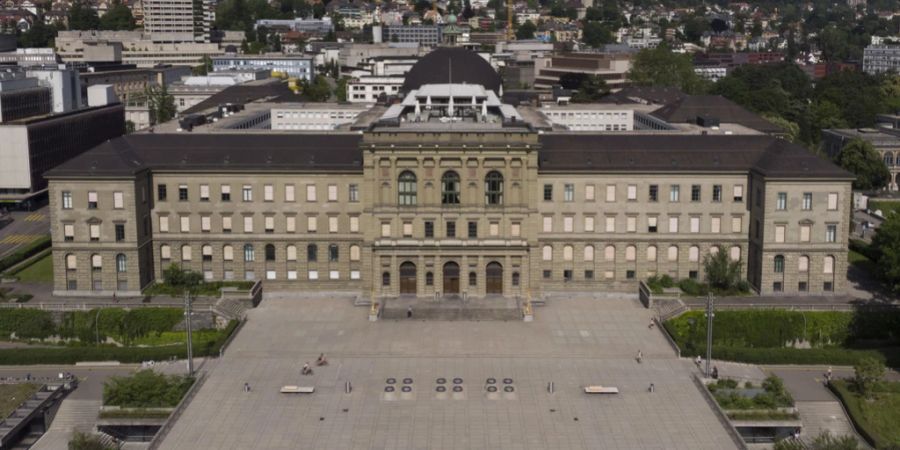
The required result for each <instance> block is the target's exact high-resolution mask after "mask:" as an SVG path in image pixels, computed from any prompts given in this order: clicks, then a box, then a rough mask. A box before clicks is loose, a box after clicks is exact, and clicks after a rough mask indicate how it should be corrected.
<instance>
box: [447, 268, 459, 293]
mask: <svg viewBox="0 0 900 450" xmlns="http://www.w3.org/2000/svg"><path fill="white" fill-rule="evenodd" d="M444 293H445V294H459V264H457V263H455V262H453V261H451V262H448V263H447V264H444Z"/></svg>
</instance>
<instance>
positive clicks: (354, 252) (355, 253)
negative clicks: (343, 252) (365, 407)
mask: <svg viewBox="0 0 900 450" xmlns="http://www.w3.org/2000/svg"><path fill="white" fill-rule="evenodd" d="M350 261H359V246H358V245H351V246H350Z"/></svg>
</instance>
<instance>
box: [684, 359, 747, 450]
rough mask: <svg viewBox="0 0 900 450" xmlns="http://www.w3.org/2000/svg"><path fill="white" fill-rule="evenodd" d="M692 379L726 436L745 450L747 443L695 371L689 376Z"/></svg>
mask: <svg viewBox="0 0 900 450" xmlns="http://www.w3.org/2000/svg"><path fill="white" fill-rule="evenodd" d="M691 379H692V380H694V385H695V386H697V389H699V390H700V394H701V395H702V396H703V399H704V400H706V403H707V404H709V406H710V408H712V410H713V413H715V415H716V418H718V419H719V422H720V423H721V424H722V425H723V426H724V427H725V431H727V432H728V436H729V437H731V440H732V441H734V443H735V444H736V445H737V447H738V448H739V449H741V450H747V443H746V442H744V438H743V437H741V434H740V433H738V431H737V428H735V427H734V424H732V423H731V420H729V419H728V416H727V415H726V414H725V411H723V410H722V408H721V407H719V403H718V402H716V399H715V398H714V397H713V395H712V393H711V392H709V389H707V388H706V385H705V384H703V382H702V381H700V376H699V375H697V374H696V373H695V374H693V376H692V377H691Z"/></svg>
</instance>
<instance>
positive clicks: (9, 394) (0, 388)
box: [0, 383, 41, 419]
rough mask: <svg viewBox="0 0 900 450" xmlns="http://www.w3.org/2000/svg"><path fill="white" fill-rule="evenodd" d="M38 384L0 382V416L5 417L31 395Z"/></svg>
mask: <svg viewBox="0 0 900 450" xmlns="http://www.w3.org/2000/svg"><path fill="white" fill-rule="evenodd" d="M40 387H41V386H40V385H37V384H31V383H23V384H0V418H3V419H5V418H7V417H9V415H10V414H12V412H13V411H14V410H15V409H16V407H18V406H19V405H20V404H22V402H24V401H25V400H26V399H27V398H28V397H31V396H32V395H33V394H34V393H35V392H37V390H38V389H40Z"/></svg>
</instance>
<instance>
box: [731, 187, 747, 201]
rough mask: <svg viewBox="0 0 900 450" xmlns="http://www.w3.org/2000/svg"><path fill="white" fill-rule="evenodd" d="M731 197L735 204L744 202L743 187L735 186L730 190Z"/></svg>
mask: <svg viewBox="0 0 900 450" xmlns="http://www.w3.org/2000/svg"><path fill="white" fill-rule="evenodd" d="M732 196H733V197H734V202H735V203H743V202H744V185H743V184H736V185H734V188H732Z"/></svg>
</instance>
